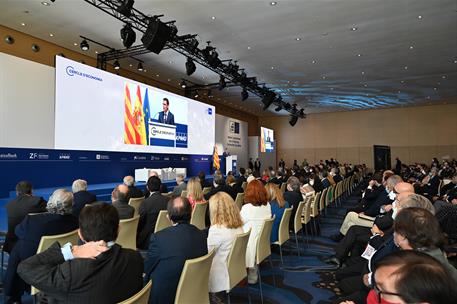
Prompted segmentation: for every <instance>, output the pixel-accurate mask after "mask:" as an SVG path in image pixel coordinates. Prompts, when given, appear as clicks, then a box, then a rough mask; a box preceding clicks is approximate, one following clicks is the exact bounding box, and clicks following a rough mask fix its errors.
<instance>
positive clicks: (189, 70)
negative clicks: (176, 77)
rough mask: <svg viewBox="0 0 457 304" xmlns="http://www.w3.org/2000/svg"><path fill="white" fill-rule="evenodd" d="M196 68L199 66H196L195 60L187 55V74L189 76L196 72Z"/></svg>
mask: <svg viewBox="0 0 457 304" xmlns="http://www.w3.org/2000/svg"><path fill="white" fill-rule="evenodd" d="M196 69H197V67H196V66H195V63H194V61H193V60H192V59H191V58H190V57H187V61H186V74H187V76H190V75H192V74H193V73H194V72H195V70H196Z"/></svg>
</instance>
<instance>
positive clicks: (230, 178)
mask: <svg viewBox="0 0 457 304" xmlns="http://www.w3.org/2000/svg"><path fill="white" fill-rule="evenodd" d="M225 182H226V183H227V185H231V184H233V183H236V179H235V176H233V175H231V174H229V175H227V178H226V179H225Z"/></svg>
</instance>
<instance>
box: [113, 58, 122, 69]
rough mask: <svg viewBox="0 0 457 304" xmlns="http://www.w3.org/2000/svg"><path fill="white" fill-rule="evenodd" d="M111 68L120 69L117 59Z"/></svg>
mask: <svg viewBox="0 0 457 304" xmlns="http://www.w3.org/2000/svg"><path fill="white" fill-rule="evenodd" d="M113 67H114V69H115V70H119V69H120V68H121V65H120V64H119V61H118V60H117V59H116V60H115V61H114V63H113Z"/></svg>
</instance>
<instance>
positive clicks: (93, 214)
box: [18, 203, 143, 304]
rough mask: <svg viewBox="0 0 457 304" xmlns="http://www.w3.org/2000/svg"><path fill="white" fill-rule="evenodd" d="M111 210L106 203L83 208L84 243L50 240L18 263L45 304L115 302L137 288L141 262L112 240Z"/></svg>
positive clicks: (113, 219)
mask: <svg viewBox="0 0 457 304" xmlns="http://www.w3.org/2000/svg"><path fill="white" fill-rule="evenodd" d="M118 229H119V217H118V215H117V212H116V209H115V208H114V207H113V206H110V205H108V204H106V203H102V204H97V205H93V206H91V207H90V208H84V209H83V210H82V211H81V216H80V228H79V231H78V233H79V237H80V238H81V240H83V242H84V245H81V246H71V245H70V244H69V243H68V244H65V245H64V244H61V245H62V247H60V246H59V244H58V243H57V242H56V243H54V244H53V245H52V246H51V247H50V248H49V249H47V250H46V251H44V252H42V253H40V254H38V255H35V256H32V257H31V258H29V259H27V260H25V261H24V262H22V263H21V264H20V265H19V268H18V272H19V275H20V276H21V277H22V278H23V279H24V280H25V281H26V282H27V283H29V284H31V285H33V286H35V287H37V288H38V289H40V290H41V291H42V292H44V294H45V295H46V296H47V297H48V298H49V300H50V301H49V303H51V302H59V303H75V304H76V303H100V304H105V303H106V304H109V303H119V302H122V301H123V300H125V299H127V298H129V297H131V296H133V295H134V294H136V293H137V292H138V291H140V290H141V288H142V286H143V280H142V274H143V259H142V258H141V255H140V254H139V253H138V252H136V251H134V250H131V249H124V248H121V246H119V245H117V244H116V243H115V242H114V241H115V240H116V238H117V234H118Z"/></svg>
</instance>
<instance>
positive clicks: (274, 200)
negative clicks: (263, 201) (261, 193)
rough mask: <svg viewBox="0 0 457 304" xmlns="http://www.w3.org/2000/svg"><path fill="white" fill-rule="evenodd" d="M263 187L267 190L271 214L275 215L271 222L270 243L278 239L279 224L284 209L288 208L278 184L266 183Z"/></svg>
mask: <svg viewBox="0 0 457 304" xmlns="http://www.w3.org/2000/svg"><path fill="white" fill-rule="evenodd" d="M265 189H266V190H267V195H268V202H269V203H270V207H271V214H272V215H274V216H276V217H275V221H274V222H273V228H272V230H271V236H270V241H271V243H274V242H276V241H277V240H278V231H279V224H280V223H281V219H282V215H283V214H284V210H285V209H286V208H289V203H288V202H287V201H286V200H285V199H284V196H283V195H282V191H281V189H279V187H278V185H276V184H273V183H268V184H267V185H266V186H265Z"/></svg>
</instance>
